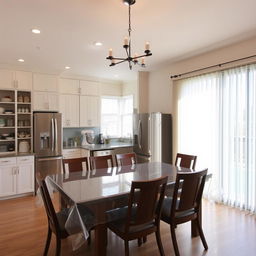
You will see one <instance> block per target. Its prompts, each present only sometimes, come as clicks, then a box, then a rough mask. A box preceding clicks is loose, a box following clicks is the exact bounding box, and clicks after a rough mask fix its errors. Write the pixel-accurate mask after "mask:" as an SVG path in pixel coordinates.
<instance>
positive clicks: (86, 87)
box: [80, 80, 100, 96]
mask: <svg viewBox="0 0 256 256" xmlns="http://www.w3.org/2000/svg"><path fill="white" fill-rule="evenodd" d="M99 89H100V85H99V82H94V81H85V80H80V94H81V95H91V96H99Z"/></svg>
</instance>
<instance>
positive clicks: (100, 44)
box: [94, 41, 102, 46]
mask: <svg viewBox="0 0 256 256" xmlns="http://www.w3.org/2000/svg"><path fill="white" fill-rule="evenodd" d="M94 45H95V46H102V42H99V41H97V42H94Z"/></svg>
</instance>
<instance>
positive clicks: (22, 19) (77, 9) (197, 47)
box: [0, 0, 256, 80]
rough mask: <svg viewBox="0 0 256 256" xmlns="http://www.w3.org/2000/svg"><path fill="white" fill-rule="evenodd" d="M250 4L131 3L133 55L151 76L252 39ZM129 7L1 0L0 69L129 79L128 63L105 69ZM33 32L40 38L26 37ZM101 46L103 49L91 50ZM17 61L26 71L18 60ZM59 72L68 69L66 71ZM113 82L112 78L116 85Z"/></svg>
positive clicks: (237, 0)
mask: <svg viewBox="0 0 256 256" xmlns="http://www.w3.org/2000/svg"><path fill="white" fill-rule="evenodd" d="M255 10H256V1H255V0H213V1H210V0H194V1H192V0H154V1H153V0H137V2H136V4H135V5H133V6H132V29H133V31H132V40H133V43H132V47H133V49H134V50H135V51H136V52H137V53H142V52H143V51H144V44H145V41H149V42H150V44H151V50H152V53H153V56H152V57H149V58H146V62H147V64H148V65H147V68H146V69H142V70H145V71H149V70H153V69H156V68H157V67H159V66H160V65H163V64H164V63H167V62H171V61H173V60H177V59H180V58H185V57H186V56H191V55H193V54H197V53H200V52H204V51H206V50H209V49H214V48H217V47H220V46H224V45H227V44H230V43H233V42H236V41H240V40H242V39H245V38H249V37H252V36H254V35H256V16H255ZM127 15H128V7H127V6H125V5H124V4H123V3H122V0H0V64H2V66H3V65H5V66H10V67H12V68H13V67H15V68H19V69H24V70H32V71H38V72H50V73H56V74H61V73H63V74H66V75H69V74H77V75H85V76H95V77H100V78H109V79H118V80H125V79H133V78H134V77H135V75H136V71H137V70H141V69H138V68H135V69H133V70H132V71H130V70H129V69H128V66H127V63H123V64H120V65H118V66H115V67H109V66H108V65H109V61H107V60H106V59H105V58H106V56H107V55H108V49H109V48H113V52H114V55H117V56H118V57H122V56H124V53H125V52H124V49H123V48H122V43H123V38H124V37H125V36H126V35H127V26H128V17H127ZM34 27H36V28H39V29H40V30H41V34H40V35H35V34H32V33H31V29H32V28H34ZM95 41H101V42H102V43H103V46H102V47H96V46H94V45H93V42H95ZM19 58H23V59H24V60H25V62H24V63H18V62H17V59H19ZM65 66H70V67H71V69H70V70H68V71H65V68H64V67H65ZM117 75H118V77H117Z"/></svg>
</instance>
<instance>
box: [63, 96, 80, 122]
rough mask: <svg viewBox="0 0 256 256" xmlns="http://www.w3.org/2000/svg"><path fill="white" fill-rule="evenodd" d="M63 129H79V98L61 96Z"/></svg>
mask: <svg viewBox="0 0 256 256" xmlns="http://www.w3.org/2000/svg"><path fill="white" fill-rule="evenodd" d="M60 112H61V113H62V121H63V122H62V123H63V127H79V96H78V95H60Z"/></svg>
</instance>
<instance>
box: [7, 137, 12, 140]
mask: <svg viewBox="0 0 256 256" xmlns="http://www.w3.org/2000/svg"><path fill="white" fill-rule="evenodd" d="M6 139H7V140H13V139H14V137H6Z"/></svg>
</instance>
